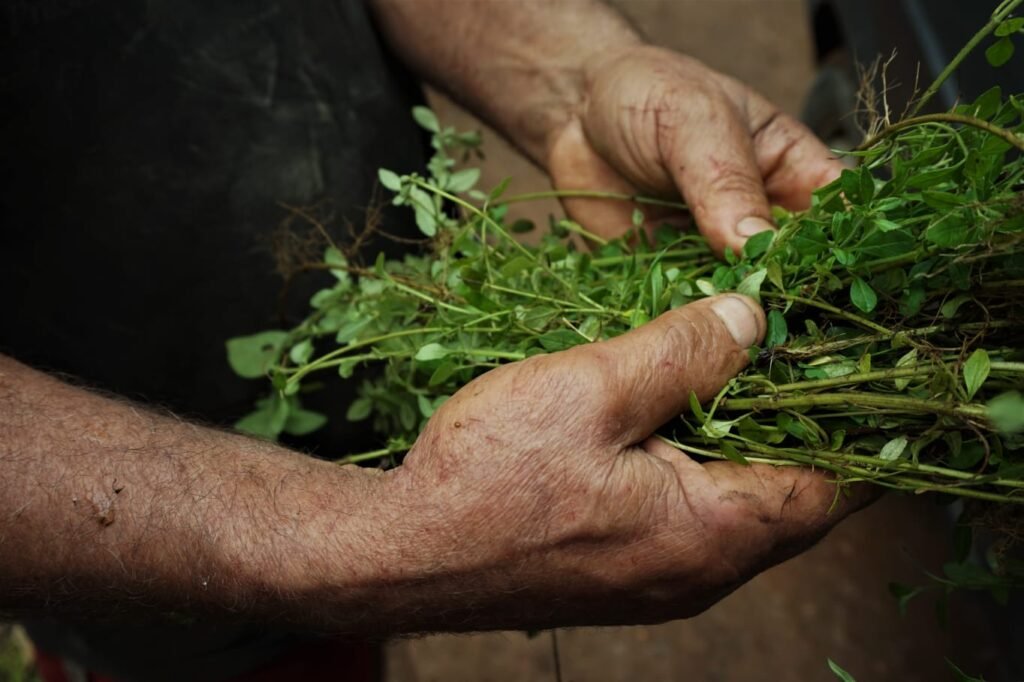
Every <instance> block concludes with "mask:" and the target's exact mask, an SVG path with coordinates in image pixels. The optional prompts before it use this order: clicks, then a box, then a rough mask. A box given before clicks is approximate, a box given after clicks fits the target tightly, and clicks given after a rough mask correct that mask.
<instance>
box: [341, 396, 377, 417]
mask: <svg viewBox="0 0 1024 682" xmlns="http://www.w3.org/2000/svg"><path fill="white" fill-rule="evenodd" d="M372 411H373V402H372V401H371V400H370V399H369V398H356V399H355V400H353V401H352V404H351V405H349V406H348V410H347V411H346V412H345V419H347V420H349V421H350V422H359V421H363V420H364V419H366V418H367V417H369V416H370V412H372Z"/></svg>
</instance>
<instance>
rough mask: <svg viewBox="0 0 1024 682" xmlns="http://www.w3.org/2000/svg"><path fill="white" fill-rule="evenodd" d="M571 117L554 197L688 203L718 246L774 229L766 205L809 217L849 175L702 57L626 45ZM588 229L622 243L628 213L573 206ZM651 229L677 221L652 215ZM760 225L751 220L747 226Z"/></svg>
mask: <svg viewBox="0 0 1024 682" xmlns="http://www.w3.org/2000/svg"><path fill="white" fill-rule="evenodd" d="M585 87H586V97H585V99H584V103H583V105H582V106H581V107H580V108H579V110H578V112H577V114H576V116H574V117H573V118H572V119H571V121H570V122H569V123H568V124H567V125H566V126H564V127H563V128H562V129H561V130H560V131H559V132H558V133H557V134H555V135H553V136H552V138H551V139H552V142H551V144H550V145H549V151H548V163H547V166H548V169H549V171H550V173H551V176H552V179H553V181H554V183H555V185H556V186H557V187H558V188H559V189H598V188H599V189H604V190H607V191H616V192H625V193H628V194H636V193H640V194H643V195H648V196H655V197H665V198H675V197H679V196H682V197H683V198H684V199H685V201H686V204H687V205H688V206H689V207H690V210H691V211H692V213H693V218H694V219H695V220H696V223H697V226H698V227H699V228H700V230H701V232H702V233H703V234H704V235H705V236H706V237H707V239H708V241H709V243H710V244H711V246H712V248H713V249H715V250H716V251H717V252H718V253H721V252H722V251H723V250H724V249H725V248H726V247H730V248H732V249H733V250H734V251H735V252H737V253H738V252H739V250H740V249H741V248H742V246H743V243H744V242H745V241H746V239H748V238H749V237H750V236H751V235H752V234H755V233H756V232H759V231H762V230H765V229H769V228H770V227H771V219H772V214H771V205H772V204H778V205H781V206H783V207H785V208H788V209H791V210H797V209H802V208H806V207H807V204H808V201H809V199H810V195H811V192H812V191H813V190H814V189H815V188H817V187H820V186H821V185H824V184H827V183H828V182H830V181H831V180H833V179H834V178H835V177H836V176H837V175H838V174H839V172H840V171H841V169H842V166H841V165H840V164H839V162H838V161H837V160H836V159H835V158H834V156H833V155H832V154H831V153H830V152H829V150H828V149H827V148H826V147H825V146H824V145H823V144H822V143H821V142H820V141H819V140H818V139H817V138H816V137H815V136H814V135H813V134H812V133H811V132H810V131H809V130H807V128H805V127H804V126H803V125H802V124H801V123H799V122H797V121H796V120H794V119H793V118H792V117H790V116H787V115H786V114H784V113H782V112H780V111H779V110H778V108H777V107H775V106H774V105H773V104H771V103H770V102H768V101H767V100H766V99H764V98H763V97H761V96H760V95H758V94H757V93H755V92H754V91H753V90H751V89H750V88H748V87H747V86H745V85H743V84H742V83H740V82H738V81H736V80H733V79H732V78H729V77H728V76H725V75H723V74H721V73H718V72H717V71H713V70H712V69H709V68H708V67H706V66H705V65H704V64H702V63H700V62H699V61H697V60H695V59H691V58H689V57H686V56H684V55H681V54H678V53H676V52H673V51H671V50H666V49H662V48H658V47H652V46H648V45H638V46H631V47H629V48H628V49H625V50H622V51H620V52H618V53H614V54H613V55H611V56H609V57H608V58H607V59H605V60H602V61H599V62H598V63H597V64H595V65H594V66H593V68H592V69H591V70H590V71H589V72H588V75H587V78H586V84H585ZM566 208H567V209H568V211H569V212H570V213H571V214H572V216H573V217H574V218H575V219H576V220H577V221H579V222H580V223H581V224H582V225H585V226H587V228H588V229H590V230H592V231H594V232H596V233H598V234H600V235H602V236H605V237H611V236H619V235H620V234H621V232H622V227H623V226H629V225H630V214H631V212H632V210H633V207H632V206H630V205H628V204H624V203H622V202H608V201H593V200H580V199H575V200H569V201H567V202H566ZM645 213H646V215H647V217H648V221H649V222H650V223H652V224H654V223H661V222H666V221H667V222H670V223H672V222H675V223H679V222H680V218H681V214H679V213H673V212H672V211H671V210H666V209H650V208H645ZM750 217H754V218H759V219H761V220H763V221H765V222H763V223H756V222H754V223H750V222H748V223H744V224H743V226H742V227H741V221H743V220H744V219H746V218H750Z"/></svg>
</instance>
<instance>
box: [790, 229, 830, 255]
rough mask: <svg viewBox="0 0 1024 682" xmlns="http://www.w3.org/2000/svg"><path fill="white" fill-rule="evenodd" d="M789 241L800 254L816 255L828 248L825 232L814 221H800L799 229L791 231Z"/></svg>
mask: <svg viewBox="0 0 1024 682" xmlns="http://www.w3.org/2000/svg"><path fill="white" fill-rule="evenodd" d="M789 243H790V244H792V246H793V248H794V249H796V251H797V253H799V254H800V255H801V256H816V255H818V254H819V253H821V252H822V251H825V250H826V249H828V239H826V237H825V232H824V231H823V230H822V229H821V228H820V227H818V226H817V225H815V224H814V223H801V224H800V229H799V230H798V231H797V232H795V233H793V235H792V236H791V237H790V239H789Z"/></svg>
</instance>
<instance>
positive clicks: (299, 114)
mask: <svg viewBox="0 0 1024 682" xmlns="http://www.w3.org/2000/svg"><path fill="white" fill-rule="evenodd" d="M0 7H3V10H4V15H3V17H2V18H0V21H2V22H3V23H2V25H0V37H2V38H0V40H2V42H0V60H2V65H3V68H2V74H0V97H2V100H3V109H2V113H0V140H2V144H3V147H2V150H3V161H2V162H0V215H2V217H3V223H2V231H0V291H2V292H3V301H4V307H5V311H4V312H5V314H4V315H3V317H2V321H0V352H5V353H8V354H10V355H11V356H13V357H15V358H16V359H19V360H21V361H23V362H26V363H28V364H31V365H33V366H36V367H39V368H42V369H46V370H53V371H58V372H62V373H67V374H69V375H72V376H74V377H77V378H79V379H81V380H82V381H84V382H85V383H87V384H89V385H92V386H97V387H100V388H103V389H106V390H110V391H113V392H115V393H118V394H120V395H124V396H127V397H129V398H132V399H137V400H142V401H145V402H148V403H151V404H156V405H161V406H165V407H169V408H171V409H173V410H176V411H177V412H179V413H181V414H184V415H186V416H189V417H195V418H199V419H202V420H205V421H207V422H213V423H216V424H225V425H227V424H230V423H232V422H233V421H234V420H235V419H236V418H238V417H239V416H240V415H242V414H244V413H245V412H247V411H249V410H250V409H251V408H252V405H253V401H254V400H255V399H256V398H257V397H259V396H260V395H261V394H262V393H264V392H265V391H266V388H267V387H266V385H265V384H264V383H263V382H253V381H244V380H241V379H238V378H237V377H235V376H234V375H233V374H232V373H231V371H230V369H229V368H228V366H227V364H226V361H225V354H224V341H225V339H227V338H229V337H231V336H235V335H240V334H249V333H253V332H256V331H260V330H263V329H268V328H278V327H280V326H281V325H282V324H288V323H289V322H294V321H295V320H296V319H298V318H299V317H300V316H301V315H303V314H304V313H305V312H306V311H307V310H308V307H307V301H308V297H309V294H310V293H311V292H312V291H313V290H315V288H316V282H315V281H313V280H315V279H316V277H311V278H307V280H306V281H304V282H301V283H299V284H297V285H294V286H292V287H290V289H289V292H288V296H287V297H286V299H285V301H286V302H285V305H284V308H285V309H286V311H287V313H286V318H288V319H284V320H282V319H281V318H280V315H279V305H278V304H279V297H280V295H281V290H282V281H281V279H280V277H279V276H278V275H277V274H275V272H274V256H273V249H272V246H271V243H272V240H271V235H272V234H273V233H274V230H275V229H276V228H277V227H278V226H279V224H280V223H281V222H282V220H283V219H284V218H285V217H286V216H287V215H288V213H287V211H286V209H284V208H282V206H281V205H280V204H281V202H284V203H287V204H290V205H298V206H312V205H317V206H319V208H320V212H321V213H323V212H325V211H324V209H325V207H327V208H328V209H329V210H328V212H331V211H333V213H334V214H335V221H334V222H335V224H336V225H342V224H344V223H345V222H346V221H350V222H351V223H353V224H355V225H359V224H361V223H362V221H363V215H364V209H365V207H366V206H367V205H368V204H369V203H370V200H371V193H372V190H373V187H374V184H375V178H376V169H377V168H378V167H381V166H383V167H388V168H392V169H395V170H398V171H409V170H414V169H417V168H421V167H422V165H423V158H424V151H425V149H424V144H423V143H424V141H423V139H422V137H421V136H420V134H419V133H418V132H417V130H416V129H415V128H414V127H413V126H412V125H411V123H410V115H409V109H410V107H411V106H412V105H413V104H415V103H416V102H417V101H418V99H419V97H420V94H419V93H418V91H417V89H416V87H415V85H414V83H413V81H412V80H411V79H410V77H409V75H408V74H406V73H405V72H403V71H402V70H401V69H400V68H398V67H396V65H395V64H394V63H393V62H392V61H391V59H390V58H389V57H388V55H387V54H386V53H385V52H384V51H383V49H382V47H381V45H380V43H379V38H378V36H377V35H376V33H375V31H374V29H373V26H372V23H371V20H370V17H369V16H368V11H367V9H366V7H365V5H364V3H363V2H360V1H358V0H319V1H313V0H310V1H308V2H295V3H277V2H271V1H270V0H220V1H214V0H173V1H171V0H148V1H147V0H110V1H106V2H104V1H89V0H38V1H36V0H0ZM408 223H409V221H408V220H406V219H405V217H404V216H398V217H396V218H395V219H393V220H389V221H388V226H389V229H390V231H392V232H395V231H397V230H398V226H400V225H403V224H408ZM380 246H382V245H381V244H379V243H376V244H372V245H371V246H370V247H369V248H370V250H371V251H374V252H375V251H376V249H377V248H379V247H380ZM385 246H386V245H385ZM387 248H388V249H390V250H391V251H392V252H394V251H396V250H397V249H396V247H394V246H390V247H387ZM334 400H335V409H338V407H337V402H338V401H342V402H343V400H344V399H343V397H338V396H335V397H334ZM343 407H344V406H343V405H341V409H343ZM343 424H344V422H343V420H334V422H333V427H332V428H334V429H335V431H334V432H327V433H325V434H323V436H322V437H321V438H320V442H319V444H318V446H319V447H320V448H321V449H327V450H332V451H334V452H345V451H348V450H350V449H352V448H353V447H354V446H356V445H358V442H357V441H356V440H354V439H353V435H354V434H349V433H345V432H344V431H343ZM30 630H31V631H32V632H34V633H35V635H36V636H37V637H39V638H41V639H42V640H44V642H43V643H44V644H45V645H46V646H47V647H48V648H57V649H58V650H59V652H60V651H64V652H68V651H70V652H71V653H72V655H73V656H74V657H75V658H77V659H79V660H81V661H82V662H84V663H86V664H87V665H91V666H94V667H95V668H96V669H97V670H100V671H104V672H113V673H115V674H117V675H120V676H121V677H122V678H123V679H126V680H135V679H137V680H159V679H167V680H182V679H190V680H200V679H218V678H220V677H222V676H224V675H225V674H228V673H231V672H237V671H238V670H240V669H243V668H246V667H249V666H251V665H252V664H253V663H254V662H255V661H258V660H260V659H261V658H262V659H265V658H268V657H270V656H272V655H274V654H276V653H277V651H278V650H279V649H280V645H281V643H282V642H283V641H284V638H283V637H282V636H280V635H277V634H272V633H267V632H263V631H260V630H258V629H252V628H223V627H214V626H210V627H205V628H204V627H202V626H201V625H199V624H193V625H189V626H181V627H164V628H143V629H140V628H130V629H125V628H118V627H115V626H103V627H98V626H83V627H71V626H69V625H66V624H58V623H37V624H34V625H32V624H30ZM200 668H202V670H200Z"/></svg>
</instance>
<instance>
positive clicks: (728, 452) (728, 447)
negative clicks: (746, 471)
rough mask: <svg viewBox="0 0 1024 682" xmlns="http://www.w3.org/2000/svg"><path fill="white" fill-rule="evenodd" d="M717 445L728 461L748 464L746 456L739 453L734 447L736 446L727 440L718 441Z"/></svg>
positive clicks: (743, 464)
mask: <svg viewBox="0 0 1024 682" xmlns="http://www.w3.org/2000/svg"><path fill="white" fill-rule="evenodd" d="M718 447H719V449H720V450H721V451H722V454H723V455H725V458H726V459H727V460H729V461H730V462H734V463H736V464H740V465H742V466H750V462H748V461H747V458H746V457H744V456H743V455H741V454H740V451H739V450H737V449H736V446H734V445H733V444H732V443H730V442H729V441H727V440H720V441H718Z"/></svg>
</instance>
